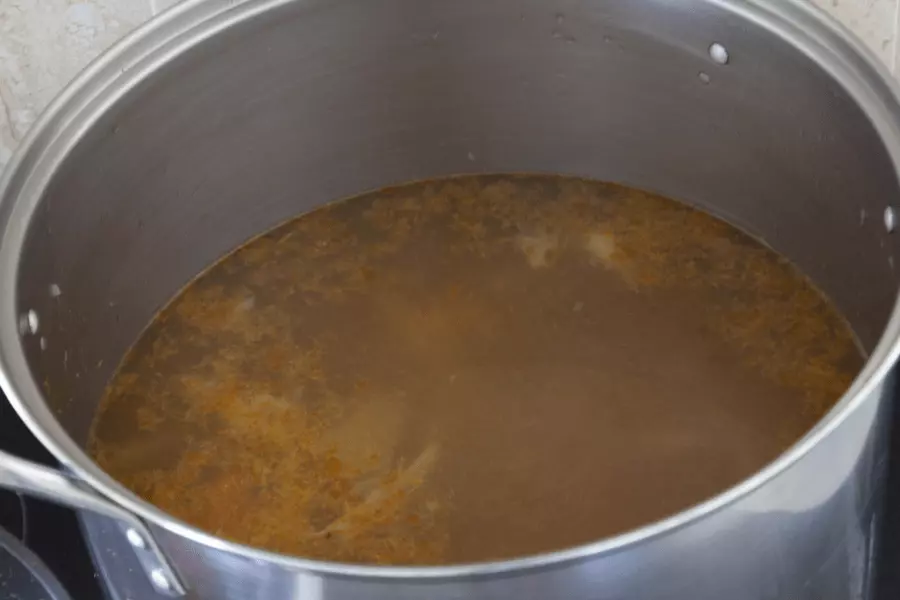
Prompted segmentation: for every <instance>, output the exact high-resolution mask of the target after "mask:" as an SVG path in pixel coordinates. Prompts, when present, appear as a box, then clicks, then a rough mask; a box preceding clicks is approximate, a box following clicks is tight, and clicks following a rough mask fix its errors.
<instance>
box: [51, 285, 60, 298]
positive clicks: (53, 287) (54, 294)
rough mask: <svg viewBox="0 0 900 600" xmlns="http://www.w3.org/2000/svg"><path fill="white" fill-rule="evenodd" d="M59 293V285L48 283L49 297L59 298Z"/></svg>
mask: <svg viewBox="0 0 900 600" xmlns="http://www.w3.org/2000/svg"><path fill="white" fill-rule="evenodd" d="M60 294H62V290H61V289H59V286H58V285H56V284H55V283H51V284H50V297H51V298H59V296H60Z"/></svg>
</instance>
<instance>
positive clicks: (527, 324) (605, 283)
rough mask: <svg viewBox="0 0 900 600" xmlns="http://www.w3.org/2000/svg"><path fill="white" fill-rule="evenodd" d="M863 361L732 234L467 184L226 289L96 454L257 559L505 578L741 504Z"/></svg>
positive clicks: (100, 438)
mask: <svg viewBox="0 0 900 600" xmlns="http://www.w3.org/2000/svg"><path fill="white" fill-rule="evenodd" d="M861 363H862V358H861V356H860V353H859V351H858V350H857V347H856V345H855V343H854V339H853V336H852V333H851V332H850V330H849V328H848V327H847V325H846V324H845V322H844V321H843V320H842V318H841V317H840V316H839V315H838V313H837V312H836V311H835V310H834V308H833V307H832V306H831V305H830V304H829V303H828V302H827V301H826V300H825V299H824V297H823V296H822V295H821V294H820V293H819V292H818V291H817V290H816V289H815V288H813V287H812V286H811V284H810V283H809V282H808V281H807V280H806V279H805V278H804V277H803V276H802V275H801V274H800V273H799V272H798V271H797V270H796V269H795V268H794V267H793V266H791V265H790V264H789V263H788V262H786V261H785V260H784V259H782V258H781V257H779V256H778V255H776V254H775V253H773V252H772V251H771V250H769V249H768V248H766V247H765V246H764V245H762V244H760V243H758V242H757V241H755V240H753V239H751V238H749V237H748V236H746V235H745V234H743V233H741V232H739V231H737V230H736V229H734V228H732V227H730V226H729V225H727V224H725V223H723V222H721V221H719V220H716V219H714V218H712V217H710V216H708V215H705V214H703V213H701V212H699V211H697V210H694V209H692V208H689V207H687V206H685V205H683V204H679V203H677V202H674V201H671V200H668V199H665V198H662V197H660V196H656V195H652V194H648V193H645V192H640V191H636V190H632V189H628V188H624V187H620V186H617V185H612V184H607V183H600V182H594V181H585V180H579V179H573V178H562V177H555V176H477V177H476V176H473V177H459V178H452V179H447V180H440V181H428V182H422V183H414V184H410V185H405V186H400V187H396V188H392V189H387V190H382V191H378V192H374V193H370V194H365V195H363V196H359V197H356V198H352V199H350V200H346V201H342V202H339V203H336V204H333V205H330V206H327V207H324V208H321V209H318V210H316V211H314V212H312V213H309V214H306V215H303V216H301V217H299V218H297V219H296V220H293V221H291V222H289V223H286V224H284V225H282V226H280V227H278V228H276V229H274V230H273V231H271V232H269V233H267V234H265V235H263V236H261V237H259V238H257V239H256V240H253V241H252V242H250V243H248V244H247V245H245V246H243V247H242V248H240V249H239V250H237V251H236V252H234V253H233V254H231V255H229V256H228V257H226V258H225V259H223V260H222V261H221V262H219V263H218V264H216V265H215V266H213V267H212V268H211V269H210V270H209V271H207V272H206V273H204V274H203V275H201V276H200V277H199V278H198V279H197V280H196V281H194V282H193V283H192V284H191V285H190V286H188V287H187V288H186V289H185V290H184V291H183V292H182V293H181V294H180V295H179V296H178V297H177V298H175V299H174V300H173V301H172V303H171V304H170V305H169V306H167V307H166V308H165V309H164V310H163V311H162V312H161V313H160V314H159V316H158V317H157V318H156V319H155V320H154V321H153V322H152V323H151V324H150V326H149V327H148V329H147V330H146V332H145V333H144V334H143V335H142V337H141V338H140V340H139V341H138V342H137V344H136V345H135V346H134V348H133V349H132V351H131V352H130V353H129V354H128V355H127V356H126V358H125V360H124V362H123V364H122V365H121V367H120V369H119V370H118V372H117V374H116V376H115V377H114V379H113V381H112V382H111V384H110V386H109V388H108V390H107V393H106V396H105V398H104V400H103V402H102V404H101V410H100V411H99V415H98V417H97V419H96V421H95V423H94V430H93V435H92V439H91V445H90V449H91V452H92V454H93V456H94V457H95V458H96V459H97V461H98V462H99V463H100V465H101V466H102V467H103V468H104V469H106V470H107V471H108V472H109V473H110V474H112V475H113V476H114V477H116V478H117V479H118V480H119V481H121V482H122V483H123V484H125V485H126V486H128V487H130V488H131V489H133V490H134V491H135V492H137V493H138V494H140V495H141V496H143V497H144V498H146V499H147V500H149V501H150V502H152V503H154V504H156V505H157V506H159V507H160V508H162V509H163V510H165V511H168V512H170V513H172V514H173V515H175V516H177V517H178V518H180V519H183V520H185V521H187V522H188V523H191V524H193V525H196V526H198V527H201V528H203V529H205V530H208V531H210V532H212V533H215V534H217V535H220V536H223V537H225V538H228V539H231V540H235V541H238V542H242V543H246V544H250V545H254V546H258V547H262V548H265V549H269V550H274V551H279V552H284V553H289V554H294V555H299V556H304V557H311V558H318V559H326V560H334V561H345V562H356V563H377V564H406V565H413V564H448V563H462V562H473V561H484V560H492V559H501V558H510V557H515V556H523V555H529V554H534V553H539V552H545V551H550V550H556V549H560V548H563V547H567V546H572V545H576V544H582V543H586V542H590V541H592V540H596V539H599V538H602V537H604V536H609V535H613V534H616V533H620V532H623V531H625V530H628V529H631V528H634V527H637V526H640V525H643V524H646V523H648V522H651V521H654V520H658V519H660V518H664V517H666V516H669V515H671V514H673V513H675V512H677V511H680V510H682V509H684V508H687V507H689V506H690V505H693V504H696V503H698V502H700V501H702V500H704V499H706V498H709V497H710V496H712V495H714V494H716V493H718V492H721V491H723V490H724V489H726V488H727V487H729V486H731V485H734V484H736V483H738V482H739V481H740V480H741V479H743V478H745V477H747V476H748V475H750V474H752V473H753V472H754V471H756V470H758V469H759V468H761V467H762V466H764V465H765V464H766V463H767V462H769V461H771V460H772V459H774V458H775V457H776V456H777V455H778V454H779V453H780V452H782V451H783V450H785V449H786V448H787V447H788V446H789V445H790V444H792V443H793V442H794V441H795V440H796V439H797V438H798V437H800V436H802V435H803V434H804V433H805V432H806V431H808V429H809V428H810V427H811V426H812V425H813V424H814V423H815V422H816V421H817V420H818V419H819V418H820V417H822V415H823V414H824V413H825V412H826V411H827V410H828V409H829V408H830V407H831V405H832V404H833V403H834V402H835V401H836V400H837V399H838V398H839V396H840V395H841V394H842V393H843V392H844V390H845V389H846V388H847V386H848V385H849V383H850V382H851V380H852V378H853V376H854V375H855V374H856V372H857V370H858V369H859V367H860V365H861Z"/></svg>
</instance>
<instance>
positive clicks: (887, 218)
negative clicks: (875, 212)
mask: <svg viewBox="0 0 900 600" xmlns="http://www.w3.org/2000/svg"><path fill="white" fill-rule="evenodd" d="M884 228H885V229H886V230H887V232H888V233H894V229H896V228H897V213H896V212H895V211H894V209H893V208H892V207H890V206H888V207H887V208H886V209H884Z"/></svg>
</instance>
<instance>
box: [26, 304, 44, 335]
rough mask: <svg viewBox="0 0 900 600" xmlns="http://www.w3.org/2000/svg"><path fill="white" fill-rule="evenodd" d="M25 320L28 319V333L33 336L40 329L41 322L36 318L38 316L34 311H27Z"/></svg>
mask: <svg viewBox="0 0 900 600" xmlns="http://www.w3.org/2000/svg"><path fill="white" fill-rule="evenodd" d="M27 318H28V331H30V332H31V333H32V335H33V334H35V333H37V332H38V329H40V326H41V320H40V318H38V314H37V312H35V310H34V309H32V310H29V311H28V315H27Z"/></svg>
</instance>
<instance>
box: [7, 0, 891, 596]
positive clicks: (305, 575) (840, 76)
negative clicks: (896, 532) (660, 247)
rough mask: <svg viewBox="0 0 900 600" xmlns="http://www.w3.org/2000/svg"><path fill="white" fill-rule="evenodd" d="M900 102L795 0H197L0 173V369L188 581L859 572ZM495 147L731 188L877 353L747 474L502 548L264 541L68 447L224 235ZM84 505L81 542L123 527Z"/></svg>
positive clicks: (701, 590) (275, 591) (728, 208)
mask: <svg viewBox="0 0 900 600" xmlns="http://www.w3.org/2000/svg"><path fill="white" fill-rule="evenodd" d="M716 43H718V44H719V45H720V46H721V47H722V48H723V49H724V50H725V52H726V54H727V60H726V61H725V63H724V64H723V63H722V61H721V60H717V59H716V58H715V56H719V57H720V58H721V56H722V54H721V52H720V51H716V52H715V56H713V55H711V52H710V49H711V47H712V45H713V44H716ZM898 115H900V105H898V100H897V95H896V91H895V90H894V89H893V88H892V87H891V84H889V83H888V78H887V77H885V75H884V73H883V72H882V71H881V70H880V68H879V67H877V66H875V62H874V60H872V59H871V57H869V55H868V54H867V53H866V51H865V50H864V49H863V48H862V47H861V46H860V45H859V44H858V43H857V42H855V41H852V40H850V39H849V38H847V37H846V35H845V34H844V32H843V31H842V30H840V29H839V28H837V27H836V26H835V25H833V24H831V23H830V22H829V21H827V20H825V19H824V18H823V17H821V16H820V15H819V14H818V13H817V12H815V11H814V10H813V9H812V8H810V7H808V6H807V5H806V3H804V2H802V1H801V0H743V1H739V0H684V1H682V2H668V1H664V0H632V1H630V2H620V1H617V0H588V1H578V0H551V1H549V2H548V1H546V0H496V1H492V2H483V1H476V0H458V1H456V2H444V1H442V0H294V1H291V0H238V1H234V0H229V1H225V0H222V1H219V0H205V1H203V0H194V1H189V2H187V3H185V4H183V5H181V6H180V7H179V8H177V9H175V10H174V11H170V12H168V13H166V15H165V17H164V18H163V19H161V20H160V21H158V22H155V23H153V24H151V25H149V26H147V27H144V28H143V29H141V30H140V31H138V32H137V33H136V34H134V35H133V36H131V37H130V38H129V39H128V40H127V41H126V42H124V43H123V44H122V45H120V46H118V47H117V48H116V49H115V51H113V52H112V53H110V54H107V55H105V56H104V57H102V58H101V59H100V60H99V61H98V62H97V63H95V64H94V65H93V66H92V67H91V68H90V69H89V70H88V71H87V72H86V73H85V74H84V75H83V76H81V77H80V78H79V79H78V80H77V81H76V82H75V83H74V84H73V86H71V87H70V88H69V89H67V90H66V92H64V94H63V95H62V96H61V98H60V99H58V100H57V102H55V103H54V105H53V106H52V107H51V108H50V109H49V111H48V112H47V114H45V115H44V117H43V118H42V119H41V121H40V122H39V124H38V125H37V126H36V127H35V128H34V130H33V131H32V133H31V134H30V136H29V137H28V139H27V140H26V142H25V143H24V144H23V145H22V147H21V149H20V151H19V153H18V154H17V156H16V157H15V158H14V161H13V163H12V165H11V166H10V168H9V169H8V172H7V173H6V175H5V178H4V180H3V181H2V183H0V231H2V233H3V235H2V239H0V370H2V374H3V377H2V386H3V389H4V391H5V392H6V393H7V395H8V396H9V397H10V399H11V401H12V402H13V403H14V404H15V406H16V408H17V410H18V411H19V413H20V414H21V415H22V416H23V418H24V419H25V420H26V422H27V423H28V424H29V426H30V427H31V429H32V430H33V431H34V432H35V433H36V434H37V435H38V436H39V437H40V438H41V440H42V441H43V442H44V443H45V444H46V445H47V446H48V448H50V449H51V450H52V451H53V452H54V454H55V455H56V456H57V457H58V458H59V459H60V460H61V461H62V462H63V463H64V464H65V465H66V467H67V468H69V469H71V471H72V472H73V473H74V474H75V475H76V476H77V477H79V478H80V479H81V480H82V481H83V482H84V483H85V484H86V485H88V486H90V487H92V488H94V489H95V490H97V491H98V492H99V493H100V494H102V495H103V496H104V497H107V498H109V499H111V500H113V501H115V502H116V503H118V504H119V505H120V506H122V507H123V508H124V509H126V510H129V511H132V512H134V513H135V514H136V515H138V516H139V517H141V518H143V519H144V520H145V521H146V522H147V523H148V524H149V526H150V528H151V529H152V530H153V533H154V536H155V537H156V539H157V540H158V541H159V544H160V546H161V547H162V548H163V550H164V551H165V552H166V554H167V556H168V558H169V559H170V560H171V562H172V564H173V565H174V566H175V568H176V569H177V571H178V572H179V574H180V575H181V576H182V578H183V580H184V583H185V585H186V586H187V587H188V588H189V590H190V593H191V594H193V595H194V596H195V597H197V598H226V599H236V600H243V599H245V598H249V597H261V598H304V599H306V598H328V599H343V598H347V599H350V598H360V597H366V598H375V599H379V598H384V599H391V600H393V599H404V598H430V599H438V600H440V599H449V598H463V597H475V598H486V599H487V598H489V599H506V598H548V597H555V598H569V599H574V600H579V599H597V598H641V599H648V600H656V599H663V598H666V599H670V598H690V599H694V600H706V599H709V600H713V599H715V600H719V599H720V598H734V599H739V600H740V599H748V600H749V599H754V600H755V599H762V598H791V599H810V600H812V599H816V600H822V599H824V600H845V599H857V598H866V597H867V596H868V594H869V586H870V582H871V556H872V552H873V548H874V545H875V543H876V540H875V538H874V535H873V532H874V530H875V523H876V521H877V520H878V518H879V517H880V496H881V494H880V489H881V479H882V474H883V471H884V447H885V442H886V439H885V438H886V432H885V428H884V423H886V419H885V416H886V415H887V413H888V411H889V410H890V407H889V406H888V404H887V402H886V401H885V398H886V394H885V393H884V392H883V390H884V389H886V388H885V386H886V385H887V384H888V383H890V380H889V377H891V369H892V366H893V364H894V361H895V360H896V358H897V353H898V344H897V338H898V325H900V324H898V317H897V313H896V310H895V309H894V300H895V292H896V282H897V279H896V274H895V266H894V263H895V259H896V258H897V248H896V239H895V238H894V237H892V236H891V235H890V233H889V232H888V231H887V230H886V228H885V226H884V219H883V215H884V214H885V210H886V209H887V208H888V207H889V206H890V205H891V203H893V202H896V201H897V198H898V180H897V173H898V165H900V118H898ZM503 171H505V172H510V171H513V172H534V171H543V172H559V173H567V174H574V175H583V176H589V177H595V178H601V179H610V180H614V181H618V182H622V183H626V184H630V185H634V186H638V187H644V188H649V189H652V190H657V191H660V192H662V193H664V194H666V195H669V196H672V197H675V198H681V199H684V200H687V201H691V202H694V203H696V204H698V205H700V206H701V207H704V208H706V209H708V210H710V211H711V212H714V213H716V214H719V215H721V216H724V217H726V218H728V219H729V220H731V221H732V222H733V223H735V224H737V225H739V226H741V227H743V228H745V229H747V230H748V231H750V232H752V233H754V234H756V235H758V236H760V237H761V238H763V239H764V240H766V241H767V242H768V243H769V244H770V245H771V246H772V247H774V248H775V249H776V250H778V251H780V252H782V253H784V254H785V255H787V256H788V257H789V258H791V259H792V260H794V261H795V262H796V263H797V264H798V265H799V266H800V267H801V268H802V269H803V270H804V271H805V272H806V273H807V274H809V276H810V277H811V278H812V279H813V280H814V281H815V282H816V283H817V284H818V285H819V286H820V287H821V288H822V289H824V290H825V291H826V292H827V293H829V294H830V295H831V297H832V298H833V299H834V301H835V302H836V304H837V305H838V307H839V308H840V309H841V310H842V311H843V312H844V314H845V315H846V316H847V317H848V319H849V320H850V322H851V324H852V325H853V327H854V329H855V330H856V331H857V333H858V335H859V337H860V341H861V344H862V345H863V346H864V347H865V349H866V350H867V351H869V352H870V354H871V359H870V361H869V362H868V363H867V366H866V368H865V369H864V371H863V373H862V374H861V375H860V376H859V378H858V379H857V381H856V382H855V383H854V385H853V387H852V388H851V390H850V391H849V392H848V393H847V394H846V396H845V397H844V398H843V399H842V400H841V402H840V403H839V404H838V406H837V407H836V408H835V409H834V410H833V411H832V413H831V414H830V415H829V416H828V417H826V418H825V419H824V420H823V421H822V422H821V423H820V424H819V426H818V427H817V428H816V429H815V430H814V431H813V432H811V433H810V434H809V435H808V436H807V437H806V438H805V439H803V440H801V441H800V442H799V443H798V444H796V445H795V446H794V447H793V448H792V449H791V450H790V451H788V452H787V453H786V454H785V455H783V456H782V457H781V458H780V459H779V460H778V461H776V462H775V463H773V464H772V465H770V466H769V467H768V468H766V469H765V470H763V471H762V472H760V473H758V474H757V475H755V476H754V477H752V478H751V479H749V480H747V481H745V482H744V483H742V484H741V485H739V486H737V487H735V488H733V489H731V490H728V491H725V492H724V493H723V494H722V495H720V496H718V497H717V498H714V499H711V500H710V501H709V502H707V503H704V504H702V505H700V506H697V507H695V508H693V509H691V510H688V511H685V512H683V513H681V514H679V515H675V516H673V517H671V518H670V519H667V520H665V521H662V522H659V523H655V524H651V525H648V526H647V527H645V528H643V529H640V530H637V531H633V532H628V533H625V534H623V535H621V536H618V537H615V538H612V539H608V540H602V541H598V542H597V543H595V544H591V545H588V546H583V547H579V548H573V549H569V550H565V551H561V552H557V553H553V554H549V555H544V556H538V557H531V558H525V559H521V560H516V561H508V562H502V563H490V564H480V565H466V566H454V567H441V568H420V569H411V568H378V567H359V566H352V565H337V564H324V563H315V562H311V561H304V560H302V559H299V558H295V557H287V556H277V555H272V554H269V553H265V552H261V551H257V550H254V549H251V548H246V547H242V546H238V545H235V544H231V543H229V542H226V541H224V540H221V539H217V538H215V537H214V536H211V535H209V534H206V533H204V532H200V531H197V530H194V529H192V528H191V527H189V526H187V525H185V524H183V523H180V522H177V521H175V520H173V519H172V518H170V517H168V516H167V515H165V514H162V513H161V512H160V511H158V510H156V509H155V508H153V507H152V506H149V505H148V504H146V503H144V502H143V501H141V500H139V499H138V498H137V497H135V496H134V495H133V494H131V493H130V492H129V491H127V490H125V489H124V488H122V487H121V486H119V485H118V484H117V483H116V482H114V481H113V480H111V479H110V478H109V477H108V476H107V475H106V474H105V473H103V472H102V471H100V470H99V469H98V468H97V466H96V465H95V464H94V463H93V462H92V461H91V460H90V459H89V458H88V457H87V456H86V455H85V454H84V452H83V450H82V449H81V444H83V443H84V441H85V439H86V434H87V428H88V426H89V423H90V420H91V418H92V416H93V411H94V409H95V407H96V403H97V401H98V400H99V397H100V392H101V390H102V388H103V386H104V384H105V383H106V381H107V379H108V377H109V376H110V374H111V372H112V370H113V369H114V368H115V365H116V364H117V362H118V361H119V359H120V358H121V356H122V354H123V353H124V352H125V350H126V349H127V348H128V346H129V345H130V344H131V343H132V342H133V341H134V340H135V339H136V337H137V335H138V333H139V332H140V330H141V328H142V327H143V326H144V325H145V324H146V323H147V321H149V319H150V318H151V316H152V315H153V313H154V311H155V310H157V309H158V308H159V307H160V306H161V305H162V304H164V303H165V301H166V300H167V299H168V298H169V297H171V296H172V295H173V294H174V293H175V292H176V291H177V290H178V289H179V288H180V287H181V286H183V285H184V284H185V283H187V282H188V281H189V280H190V278H191V277H192V276H193V275H194V274H195V273H197V272H198V271H200V270H201V269H203V268H204V267H205V266H206V265H208V264H209V263H210V262H211V261H213V260H214V259H215V258H216V257H218V256H220V255H221V254H222V253H224V252H225V251H227V250H228V249H230V248H233V247H235V246H236V245H238V244H240V243H241V242H243V241H245V240H247V239H248V238H250V237H252V236H253V235H254V234H256V233H258V232H259V231H261V230H263V229H265V228H268V227H271V226H273V225H275V224H277V223H279V222H281V221H283V220H284V219H286V218H288V217H290V216H292V215H295V214H297V213H299V212H302V211H304V210H307V209H309V208H312V207H314V206H316V205H318V204H321V203H323V202H327V201H330V200H335V199H338V198H341V197H344V196H347V195H351V194H355V193H358V192H361V191H364V190H368V189H373V188H377V187H382V186H385V185H389V184H394V183H398V182H402V181H409V180H414V179H422V178H427V177H437V176H443V175H449V174H455V173H464V172H503ZM30 311H34V314H35V315H37V317H38V324H39V325H38V327H32V326H31V324H30V323H29V322H28V319H29V317H28V315H29V314H30ZM23 317H24V318H25V319H26V321H25V324H26V325H27V326H26V327H24V328H23V329H22V331H23V333H22V334H21V335H20V333H19V327H18V324H19V321H20V320H21V319H22V318H23ZM85 521H86V523H87V524H88V527H89V530H90V531H89V537H90V539H91V540H92V543H93V544H94V545H95V551H99V552H103V551H104V549H105V548H106V547H113V546H115V545H116V544H121V543H126V544H127V541H126V540H125V536H124V534H123V533H122V532H121V530H116V529H110V528H103V527H102V526H101V525H102V521H99V522H98V520H97V519H96V518H95V517H86V519H85Z"/></svg>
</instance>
